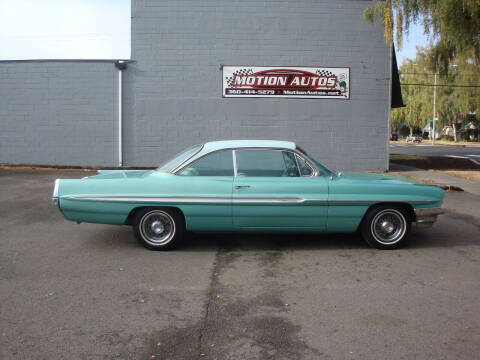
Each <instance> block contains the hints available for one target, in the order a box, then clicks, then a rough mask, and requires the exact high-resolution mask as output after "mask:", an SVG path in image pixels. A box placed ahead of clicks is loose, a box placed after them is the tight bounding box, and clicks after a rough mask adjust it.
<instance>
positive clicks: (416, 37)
mask: <svg viewBox="0 0 480 360" xmlns="http://www.w3.org/2000/svg"><path fill="white" fill-rule="evenodd" d="M428 43H429V39H428V38H427V36H426V35H425V34H424V33H423V25H422V24H411V25H410V29H409V34H408V36H407V35H404V36H403V47H402V50H401V51H398V49H396V52H397V63H398V67H400V65H402V62H403V60H404V59H406V58H410V59H414V58H415V55H416V53H417V48H416V47H417V46H423V47H425V46H427V45H428Z"/></svg>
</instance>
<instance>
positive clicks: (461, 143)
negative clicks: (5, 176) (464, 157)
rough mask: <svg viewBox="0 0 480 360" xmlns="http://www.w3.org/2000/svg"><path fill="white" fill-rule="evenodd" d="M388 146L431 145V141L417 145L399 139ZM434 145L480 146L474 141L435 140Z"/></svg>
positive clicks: (479, 143) (426, 140) (424, 141)
mask: <svg viewBox="0 0 480 360" xmlns="http://www.w3.org/2000/svg"><path fill="white" fill-rule="evenodd" d="M390 144H392V145H395V144H407V145H422V144H423V145H431V144H432V140H429V139H424V140H423V141H422V142H420V143H418V142H416V143H413V142H409V143H407V141H406V140H405V139H399V140H398V141H390ZM435 145H450V146H465V145H468V146H480V142H478V141H477V142H475V141H458V142H455V141H449V140H435Z"/></svg>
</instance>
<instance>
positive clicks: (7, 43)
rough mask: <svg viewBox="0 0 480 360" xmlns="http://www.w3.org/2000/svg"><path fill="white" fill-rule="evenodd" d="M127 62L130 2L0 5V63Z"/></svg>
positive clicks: (24, 0) (50, 0)
mask: <svg viewBox="0 0 480 360" xmlns="http://www.w3.org/2000/svg"><path fill="white" fill-rule="evenodd" d="M129 58H130V0H0V60H25V59H129Z"/></svg>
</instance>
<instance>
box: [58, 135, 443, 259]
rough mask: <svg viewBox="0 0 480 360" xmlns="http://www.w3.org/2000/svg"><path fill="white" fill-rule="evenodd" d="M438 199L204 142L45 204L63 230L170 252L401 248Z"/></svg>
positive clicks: (281, 154)
mask: <svg viewBox="0 0 480 360" xmlns="http://www.w3.org/2000/svg"><path fill="white" fill-rule="evenodd" d="M443 196H444V192H443V190H442V189H440V188H439V187H436V186H430V185H426V184H423V183H420V182H415V181H413V180H406V179H403V178H399V177H392V176H388V175H377V174H366V173H353V172H345V173H335V172H332V171H331V170H329V169H327V168H326V167H325V166H323V165H322V164H320V163H319V162H317V161H315V160H314V159H313V158H312V157H310V156H309V155H308V154H306V153H305V152H304V151H303V150H302V149H300V148H299V147H298V146H296V145H295V144H294V143H292V142H287V141H267V140H237V141H233V140H232V141H214V142H207V143H205V144H201V145H196V146H193V147H191V148H189V149H187V150H185V151H183V152H181V153H180V154H178V155H176V156H175V157H174V158H173V159H171V160H169V161H167V162H166V163H165V164H163V165H162V166H160V167H159V168H157V169H155V170H148V171H143V170H100V171H98V175H95V176H89V177H85V178H83V179H57V180H56V181H55V186H54V190H53V202H54V204H55V205H56V206H58V208H59V209H60V211H61V212H62V213H63V215H64V216H65V217H66V218H67V219H68V220H73V221H77V222H92V223H104V224H119V225H122V224H126V225H133V229H134V233H135V236H136V238H137V239H138V240H139V241H140V243H142V244H143V245H144V246H145V247H147V248H148V249H153V250H165V249H171V248H173V247H174V246H176V245H177V244H178V243H179V242H180V241H181V239H182V237H183V234H184V232H185V231H186V230H188V231H193V232H200V231H208V232H213V231H225V232H231V231H257V232H258V231H268V232H275V231H290V232H355V231H357V230H358V231H359V232H360V234H361V235H362V237H363V238H364V239H365V241H366V242H367V243H368V244H370V245H371V246H374V247H376V248H380V249H393V248H396V247H398V246H400V245H402V244H404V243H405V241H406V239H407V236H408V234H409V232H410V228H411V223H412V222H416V223H417V226H423V227H428V226H431V225H432V224H433V223H434V222H435V221H436V219H437V215H439V214H441V213H442V209H441V208H440V206H441V204H442V200H443Z"/></svg>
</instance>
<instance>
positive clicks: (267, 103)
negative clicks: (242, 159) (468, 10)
mask: <svg viewBox="0 0 480 360" xmlns="http://www.w3.org/2000/svg"><path fill="white" fill-rule="evenodd" d="M369 4H370V1H363V0H356V1H355V0H318V1H312V0H296V1H293V0H271V1H268V0H267V1H255V0H241V1H240V0H238V1H232V0H202V1H191V0H190V1H187V0H175V1H163V0H162V1H160V0H132V44H131V46H132V58H131V59H123V60H126V62H125V63H118V62H117V60H119V59H113V60H104V61H97V60H92V61H85V60H78V61H75V60H64V61H62V60H32V61H2V62H0V127H1V129H0V130H1V131H0V163H2V164H37V165H67V166H118V165H120V164H121V165H123V166H135V167H141V166H155V165H158V164H159V163H161V162H163V161H164V160H166V159H167V158H169V157H170V156H172V155H173V154H174V153H177V152H178V151H180V150H182V149H183V148H185V147H187V146H190V145H192V144H196V143H200V142H204V141H208V140H219V139H243V138H245V139H278V140H291V141H295V142H297V143H298V144H299V145H300V146H301V147H302V148H304V149H305V150H306V151H308V152H309V153H311V154H312V155H313V156H314V157H316V158H318V159H319V160H320V161H322V162H324V163H325V164H326V165H327V166H331V167H332V168H336V169H376V170H385V169H387V168H388V138H389V137H388V133H389V114H390V108H391V105H392V104H393V103H395V101H394V100H395V99H396V96H395V94H396V93H397V92H398V88H399V86H398V82H397V81H395V80H396V79H393V81H392V73H393V74H395V72H396V63H395V61H394V55H393V56H392V54H394V52H393V51H392V49H391V47H390V46H388V45H387V44H386V43H385V40H384V38H383V29H382V28H381V27H380V26H378V25H375V26H374V25H371V24H369V23H366V22H365V21H364V20H363V18H362V12H363V9H364V8H365V7H366V6H368V5H369ZM229 65H236V66H237V68H229V67H228V66H229ZM125 66H126V68H124V67H125ZM261 67H263V68H261ZM122 68H124V69H123V70H122ZM284 68H289V69H298V68H311V69H313V70H315V69H317V70H316V71H317V72H316V73H315V74H317V73H318V74H320V75H319V76H320V77H327V78H328V77H329V76H336V75H338V72H337V73H335V71H336V70H332V69H330V70H328V69H326V68H337V69H341V71H344V72H343V73H342V74H341V76H344V78H343V80H344V81H343V82H342V78H338V77H337V78H336V79H335V84H336V85H335V86H336V89H339V88H340V89H341V91H340V90H338V95H340V93H341V92H342V94H343V95H342V96H343V98H340V96H336V98H333V97H332V98H320V97H316V98H303V97H299V96H293V97H288V98H284V97H278V96H276V97H275V96H274V97H243V98H239V97H225V96H224V95H225V92H224V89H223V87H224V84H225V81H226V80H225V79H226V78H227V77H228V76H227V75H228V71H233V73H232V74H234V73H235V71H236V72H237V73H239V72H240V71H241V70H239V69H245V71H247V72H248V71H250V74H252V73H255V72H256V70H258V69H270V70H269V71H267V72H266V74H269V75H268V76H269V78H270V77H271V74H272V73H274V72H275V71H276V70H278V69H284ZM226 69H227V70H226ZM392 69H393V71H392ZM313 70H312V71H313ZM226 71H227V72H226ZM242 71H243V70H242ZM329 71H330V72H329ZM334 73H335V74H336V75H332V74H334ZM232 74H230V75H232ZM309 74H310V73H309ZM312 74H313V73H312ZM325 74H327V75H325ZM328 74H329V75H328ZM237 75H238V76H239V74H236V75H235V74H234V75H232V76H237ZM232 76H230V81H232ZM308 76H310V75H308ZM308 76H307V78H305V79H306V80H305V81H306V82H308V81H314V82H315V81H317V82H318V83H320V82H322V81H324V80H325V84H326V85H325V86H328V84H327V83H326V82H327V81H328V79H323V78H318V79H316V80H315V79H313V78H311V77H310V78H308ZM345 76H346V77H347V78H345ZM265 79H266V78H263V80H264V81H267V80H265ZM312 79H313V80H312ZM345 79H346V80H349V81H345ZM119 80H120V81H119ZM238 81H240V82H241V81H250V80H248V79H247V80H241V79H240V80H238ZM254 81H257V83H256V84H257V85H258V84H259V83H258V81H261V80H258V79H257V80H252V83H253V82H254ZM268 81H270V80H268ZM271 81H272V83H273V82H277V83H279V82H281V81H284V80H282V79H280V80H279V79H278V78H277V79H276V80H275V79H274V80H271ZM288 81H291V78H289V80H288ZM294 81H295V80H294ZM299 81H300V80H299ZM302 81H303V80H302ZM332 81H333V80H332ZM340 83H341V85H339V84H340ZM222 84H223V85H222ZM305 84H306V83H305ZM305 84H304V85H305ZM332 84H333V82H332ZM395 84H396V85H397V86H393V85H395ZM240 85H241V84H240ZM244 85H245V84H244ZM267 85H268V84H267ZM280 85H282V84H280ZM310 85H311V84H310ZM339 86H340V87H339ZM345 86H347V87H348V90H346V89H345ZM392 89H393V91H392ZM288 91H291V89H290V90H288ZM346 91H347V92H346ZM294 93H298V92H295V91H294ZM392 94H393V96H392ZM119 98H120V99H121V101H119ZM400 102H401V100H400ZM119 114H121V119H119ZM119 123H121V127H120V128H119ZM119 130H121V131H119ZM120 133H121V134H120Z"/></svg>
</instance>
